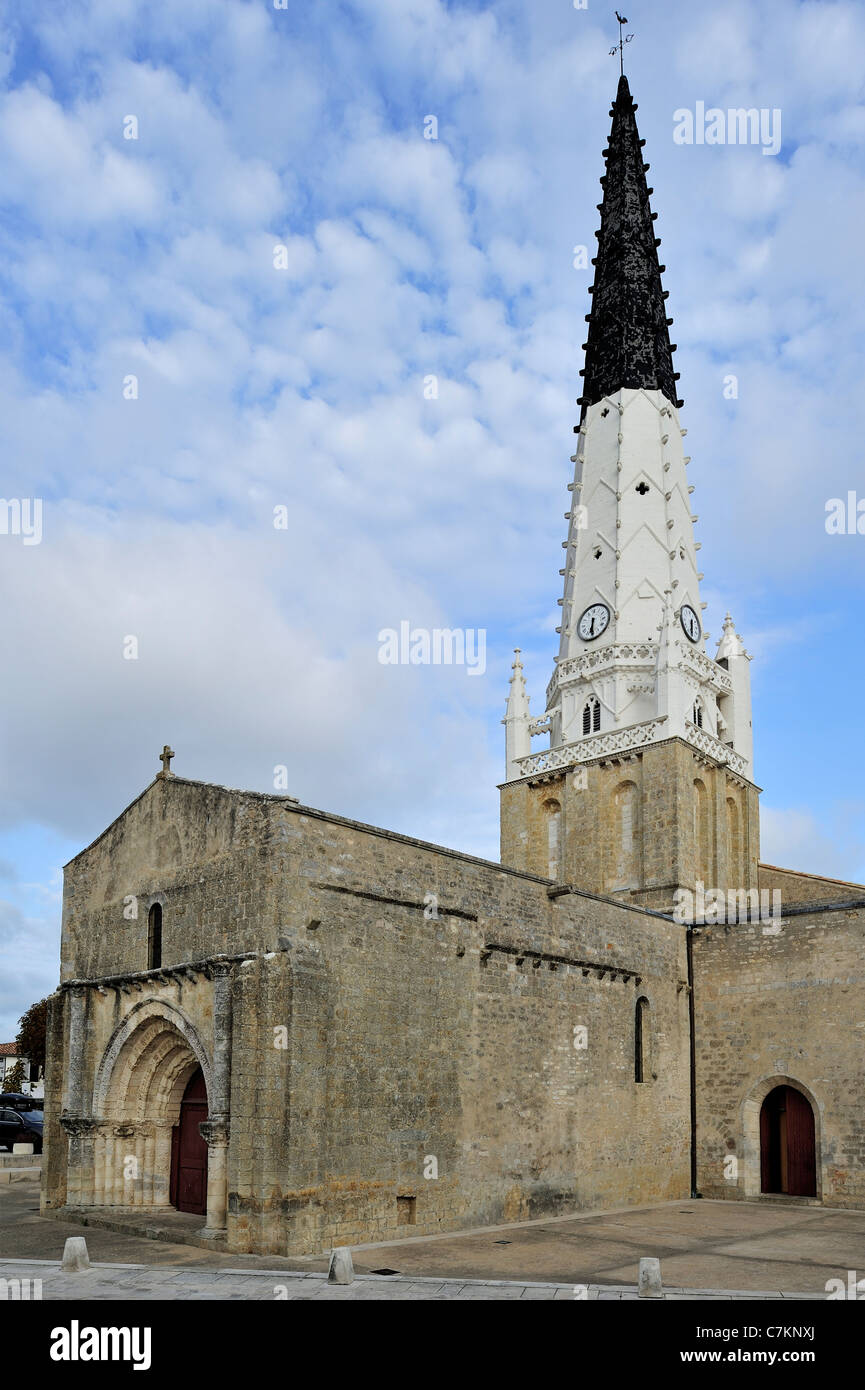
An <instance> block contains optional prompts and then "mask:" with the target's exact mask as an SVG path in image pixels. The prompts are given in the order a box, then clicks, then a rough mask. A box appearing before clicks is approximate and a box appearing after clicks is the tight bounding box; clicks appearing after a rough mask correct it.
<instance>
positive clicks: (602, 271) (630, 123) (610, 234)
mask: <svg viewBox="0 0 865 1390" xmlns="http://www.w3.org/2000/svg"><path fill="white" fill-rule="evenodd" d="M636 110H637V107H636V105H635V103H634V101H633V99H632V97H631V92H630V88H629V87H628V79H627V78H626V77H622V78H621V79H620V81H619V89H618V92H617V94H616V100H615V102H614V104H613V107H612V109H611V111H610V115H611V116H612V118H613V124H612V129H611V131H610V139H609V144H608V146H607V148H606V149H605V151H604V156H605V160H606V172H605V173H604V175H603V177H602V179H601V184H602V185H603V189H604V198H603V202H602V203H599V204H598V207H599V210H600V213H601V227H600V230H599V231H598V232H597V233H596V236H597V237H598V254H597V256H596V257H595V258H594V260H593V265H594V266H595V278H594V284H593V285H592V287H591V290H590V292H591V294H592V311H591V313H590V314H587V315H586V320H587V322H588V324H589V332H588V337H587V339H586V342H585V343H584V344H583V347H584V348H585V350H586V362H585V366H584V368H583V370H582V376H583V394H582V395H581V396H580V398H579V403H580V405H581V406H582V414H583V415H585V413H586V409H587V407H588V406H590V405H594V404H596V402H598V401H600V400H603V398H604V397H605V396H609V395H612V394H613V393H614V392H616V391H620V390H622V389H623V388H629V389H634V390H639V389H640V388H641V387H645V388H647V389H649V390H658V391H661V392H663V394H664V395H665V396H666V398H667V400H668V401H669V402H670V403H671V404H672V405H676V406H681V405H683V404H684V402H683V401H681V400H678V399H677V394H676V381H677V380H678V376H679V374H678V372H674V371H673V356H672V354H673V352H674V351H675V345H671V343H670V333H669V325H670V324H671V323H672V319H668V318H667V312H666V307H665V300H666V298H667V294H666V292H665V291H664V290H663V288H662V286H661V272H662V271H663V270H664V269H665V267H664V266H662V265H660V264H659V262H658V246H659V245H660V240H659V239H658V238H657V237H656V236H655V226H654V220H655V217H656V216H657V214H656V213H653V212H652V210H651V207H650V204H649V195H650V193H651V191H652V190H651V189H650V188H649V187H648V184H647V182H646V172H647V170H648V168H649V165H648V164H646V163H645V162H644V160H643V145H644V144H645V141H643V140H641V139H640V135H639V132H638V130H637V120H636V116H635V114H634V113H635V111H636Z"/></svg>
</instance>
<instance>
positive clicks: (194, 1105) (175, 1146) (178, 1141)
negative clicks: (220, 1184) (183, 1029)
mask: <svg viewBox="0 0 865 1390" xmlns="http://www.w3.org/2000/svg"><path fill="white" fill-rule="evenodd" d="M206 1119H207V1091H206V1089H205V1085H204V1075H203V1073H202V1070H201V1068H200V1067H198V1068H197V1069H196V1070H195V1071H194V1072H193V1073H192V1076H191V1077H190V1078H189V1081H188V1082H187V1083H186V1090H185V1091H184V1092H183V1099H182V1100H181V1102H180V1118H179V1120H178V1122H177V1124H176V1125H175V1126H174V1128H173V1129H172V1132H171V1186H170V1189H169V1197H170V1200H171V1205H172V1206H173V1207H176V1208H177V1210H178V1211H192V1212H198V1214H199V1215H200V1216H204V1215H205V1214H206V1212H207V1144H206V1143H205V1141H204V1139H202V1137H201V1130H200V1128H199V1126H200V1125H201V1124H203V1122H204V1121H205V1120H206Z"/></svg>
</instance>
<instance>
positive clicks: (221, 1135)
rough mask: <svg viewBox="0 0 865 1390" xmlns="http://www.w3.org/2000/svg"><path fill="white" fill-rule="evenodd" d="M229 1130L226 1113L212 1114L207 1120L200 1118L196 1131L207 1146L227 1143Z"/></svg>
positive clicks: (229, 1125) (229, 1124)
mask: <svg viewBox="0 0 865 1390" xmlns="http://www.w3.org/2000/svg"><path fill="white" fill-rule="evenodd" d="M230 1130H231V1123H230V1121H229V1118H228V1116H227V1115H213V1116H212V1117H211V1118H210V1119H209V1120H202V1121H201V1124H200V1125H199V1126H198V1132H199V1134H200V1135H201V1137H202V1139H203V1140H204V1142H205V1144H207V1145H208V1147H211V1146H215V1147H218V1146H219V1145H220V1144H227V1143H228V1137H229V1133H230Z"/></svg>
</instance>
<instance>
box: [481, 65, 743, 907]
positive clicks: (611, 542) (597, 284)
mask: <svg viewBox="0 0 865 1390" xmlns="http://www.w3.org/2000/svg"><path fill="white" fill-rule="evenodd" d="M636 109H637V107H636V105H635V103H634V102H633V100H632V98H631V93H630V89H629V87H628V81H627V78H625V77H624V76H623V77H622V78H621V80H620V82H619V88H618V92H617V95H616V100H615V102H614V104H613V107H612V110H611V112H610V115H611V117H612V129H611V132H610V139H609V145H608V147H607V149H606V150H605V151H604V156H605V160H606V171H605V173H604V175H603V177H602V178H601V184H602V187H603V190H604V193H603V202H601V203H599V204H598V208H599V211H600V214H601V226H600V230H599V231H598V232H597V233H596V236H597V238H598V254H597V256H596V257H595V258H594V260H593V262H592V263H593V265H594V266H595V280H594V284H593V285H592V286H591V287H590V289H589V293H590V294H591V295H592V310H591V313H589V314H587V315H586V319H587V322H588V325H589V327H588V334H587V341H586V342H585V343H584V344H583V347H584V348H585V352H586V357H585V367H584V368H583V371H582V373H581V375H582V376H583V378H584V384H583V394H582V395H581V396H580V397H579V399H578V404H579V405H580V407H581V414H580V423H579V425H578V426H575V434H576V436H577V447H576V452H575V453H574V455H573V456H572V462H573V463H574V465H575V471H574V481H573V482H572V483H571V484H569V492H570V494H571V502H570V506H569V509H568V511H567V512H566V517H567V519H568V522H569V527H568V537H567V540H565V541H563V543H562V548H563V552H564V567H563V569H561V570H560V571H559V573H560V574H561V576H562V578H563V594H562V597H561V598H560V599H559V604H560V605H561V609H562V620H561V625H560V626H559V627H558V628H557V631H558V633H559V634H560V642H559V654H558V656H557V658H556V660H555V669H554V671H553V675H552V679H551V681H550V683H549V685H548V687H547V703H546V712H545V714H544V715H543V717H542V718H532V716H531V715H530V713H529V698H528V694H527V691H526V687H525V680H524V677H523V672H522V666H521V664H520V661H519V653H518V654H517V660H516V662H515V664H514V675H513V677H512V680H511V689H510V695H509V698H508V705H507V713H506V717H505V719H504V721H503V723H504V724H505V725H506V745H507V780H506V781H505V783H504V784H503V785H502V788H501V791H502V862H503V863H505V864H509V865H512V866H514V867H517V868H524V869H527V870H530V871H532V872H534V873H539V874H543V875H548V876H549V877H553V878H559V879H561V880H562V881H564V882H568V883H573V884H576V885H577V886H579V887H583V888H587V889H590V890H591V891H594V892H599V893H615V894H622V895H625V896H628V897H630V898H632V899H634V900H636V901H640V902H642V903H644V904H646V905H648V906H654V907H669V905H670V904H671V902H672V899H673V895H674V893H675V891H676V890H677V888H680V887H690V888H693V887H694V884H695V882H696V881H697V880H698V879H699V880H701V881H702V882H703V883H704V885H705V886H706V887H707V888H716V889H722V890H724V891H727V890H733V889H735V890H740V889H741V890H746V889H749V888H755V887H756V886H757V860H758V857H759V854H758V849H759V845H758V841H759V811H758V789H757V788H756V786H755V785H754V782H753V775H754V774H753V761H752V759H753V741H752V734H751V701H750V678H749V675H748V664H749V661H750V658H749V657H748V655H747V653H746V652H745V649H744V647H743V645H742V642H741V639H740V638H739V637H738V636H737V634H736V632H735V628H734V626H733V623H732V620H731V619H730V617H729V615H728V617H727V622H726V623H725V626H724V636H723V638H722V640H721V644H720V647H719V650H718V653H717V659H713V658H712V657H710V656H709V655H708V653H707V651H706V642H707V640H708V636H709V634H708V633H707V632H705V631H704V629H703V621H702V615H703V609H704V607H705V605H704V604H703V603H702V601H701V598H700V581H701V580H702V578H703V575H702V573H701V572H700V570H699V561H698V552H699V549H700V544H699V542H698V541H695V539H694V529H693V528H694V522H695V521H696V520H697V518H696V516H694V515H693V514H692V512H691V494H692V493H693V491H694V488H693V485H692V484H690V483H689V480H688V464H689V463H690V458H689V457H688V455H687V454H686V453H685V445H684V437H685V435H686V434H687V430H684V429H682V427H681V425H680V423H679V410H680V408H681V406H682V405H683V404H684V402H683V401H681V400H679V399H678V393H677V390H676V382H677V380H678V375H679V374H678V372H674V370H673V358H672V354H673V352H674V350H675V347H674V345H672V344H671V343H670V335H669V326H670V324H671V323H672V319H670V318H668V317H667V313H666V303H665V301H666V298H667V292H666V291H665V290H663V289H662V286H661V273H662V271H663V270H664V266H662V265H660V264H659V262H658V251H657V248H658V246H659V245H660V240H659V239H658V238H656V236H655V229H654V222H655V218H656V216H657V213H653V212H652V211H651V208H650V203H649V198H650V194H651V192H652V190H651V189H650V188H649V187H648V186H647V182H646V173H647V171H648V168H649V165H648V164H646V163H644V161H643V153H642V147H643V145H644V143H645V142H644V141H643V140H641V139H640V137H639V133H638V130H637V122H636V116H635V112H636ZM544 734H549V748H548V749H545V750H543V751H540V752H536V753H532V752H531V740H532V738H534V737H537V736H541V735H544Z"/></svg>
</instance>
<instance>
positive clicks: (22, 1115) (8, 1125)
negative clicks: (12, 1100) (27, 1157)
mask: <svg viewBox="0 0 865 1390" xmlns="http://www.w3.org/2000/svg"><path fill="white" fill-rule="evenodd" d="M13 1144H32V1145H33V1152H34V1153H37V1154H41V1152H42V1111H41V1110H35V1109H34V1110H23V1111H19V1110H13V1109H12V1108H11V1107H10V1106H4V1107H3V1108H2V1109H0V1147H2V1148H7V1149H10V1150H11V1148H12V1145H13Z"/></svg>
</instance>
